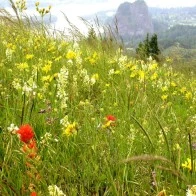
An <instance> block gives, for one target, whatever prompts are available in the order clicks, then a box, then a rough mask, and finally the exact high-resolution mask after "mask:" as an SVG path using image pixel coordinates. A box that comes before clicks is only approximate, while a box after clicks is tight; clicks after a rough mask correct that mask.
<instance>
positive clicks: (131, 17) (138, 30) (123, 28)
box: [115, 0, 153, 40]
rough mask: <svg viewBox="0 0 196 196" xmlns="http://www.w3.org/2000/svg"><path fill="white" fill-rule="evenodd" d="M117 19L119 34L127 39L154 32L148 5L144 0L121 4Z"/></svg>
mask: <svg viewBox="0 0 196 196" xmlns="http://www.w3.org/2000/svg"><path fill="white" fill-rule="evenodd" d="M115 21H116V22H115V23H116V25H117V27H118V33H119V35H120V36H121V37H122V38H123V39H125V40H127V39H128V40H129V39H132V38H134V37H135V38H141V37H144V36H146V34H147V33H153V23H152V19H151V16H150V14H149V12H148V6H147V4H146V3H145V1H143V0H137V1H135V2H134V3H129V2H124V3H122V4H120V6H119V7H118V9H117V12H116V15H115Z"/></svg>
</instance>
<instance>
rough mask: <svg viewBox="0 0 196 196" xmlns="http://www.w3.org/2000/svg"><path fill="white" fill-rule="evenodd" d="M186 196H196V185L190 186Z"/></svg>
mask: <svg viewBox="0 0 196 196" xmlns="http://www.w3.org/2000/svg"><path fill="white" fill-rule="evenodd" d="M186 196H196V185H193V186H188V189H187V191H186Z"/></svg>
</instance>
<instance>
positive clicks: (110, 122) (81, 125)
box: [0, 21, 196, 195]
mask: <svg viewBox="0 0 196 196" xmlns="http://www.w3.org/2000/svg"><path fill="white" fill-rule="evenodd" d="M8 24H9V25H8ZM74 36H75V35H74ZM75 38H76V37H74V39H73V40H70V39H66V37H64V35H63V34H60V35H59V34H56V35H55V36H52V35H50V34H49V33H48V32H47V31H46V30H45V28H43V26H42V28H41V29H38V30H37V29H35V28H34V29H33V28H29V27H27V25H26V24H23V23H21V22H20V23H17V22H13V23H12V22H10V23H6V24H5V23H3V21H2V22H1V23H0V69H1V72H0V109H1V110H0V140H1V145H0V152H1V153H0V169H1V172H0V173H1V176H0V195H185V192H186V187H187V185H190V187H191V185H194V184H196V181H195V180H196V168H195V164H196V163H195V160H196V157H195V156H196V151H195V150H196V148H195V145H196V135H195V127H196V126H195V125H196V124H195V122H196V116H195V111H196V110H195V109H196V108H195V105H196V103H195V102H196V98H195V92H196V91H195V89H196V80H195V76H194V75H189V77H187V76H185V75H183V74H181V73H179V72H175V71H174V70H173V69H172V67H171V66H170V59H168V60H167V61H166V62H165V63H164V64H163V65H159V64H158V63H157V62H156V61H154V60H152V59H147V60H146V62H144V61H140V60H136V59H133V58H130V57H128V56H126V54H124V52H123V50H121V49H119V48H117V47H116V45H114V44H111V40H108V41H107V40H106V41H103V40H101V39H100V38H99V37H94V38H92V39H91V40H89V39H86V38H85V37H82V38H81V39H78V40H77V42H76V41H74V40H75ZM17 136H18V137H17ZM192 187H193V188H192V189H191V188H190V189H189V190H188V191H189V192H190V191H192V190H193V189H194V186H192Z"/></svg>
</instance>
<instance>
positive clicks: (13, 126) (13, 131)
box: [7, 123, 18, 133]
mask: <svg viewBox="0 0 196 196" xmlns="http://www.w3.org/2000/svg"><path fill="white" fill-rule="evenodd" d="M7 130H8V131H9V132H10V133H16V131H17V130H18V127H17V126H15V125H14V124H13V123H12V124H10V126H9V127H8V128H7Z"/></svg>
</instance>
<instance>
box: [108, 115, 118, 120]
mask: <svg viewBox="0 0 196 196" xmlns="http://www.w3.org/2000/svg"><path fill="white" fill-rule="evenodd" d="M106 119H107V120H108V121H116V117H115V116H112V115H108V116H106Z"/></svg>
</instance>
